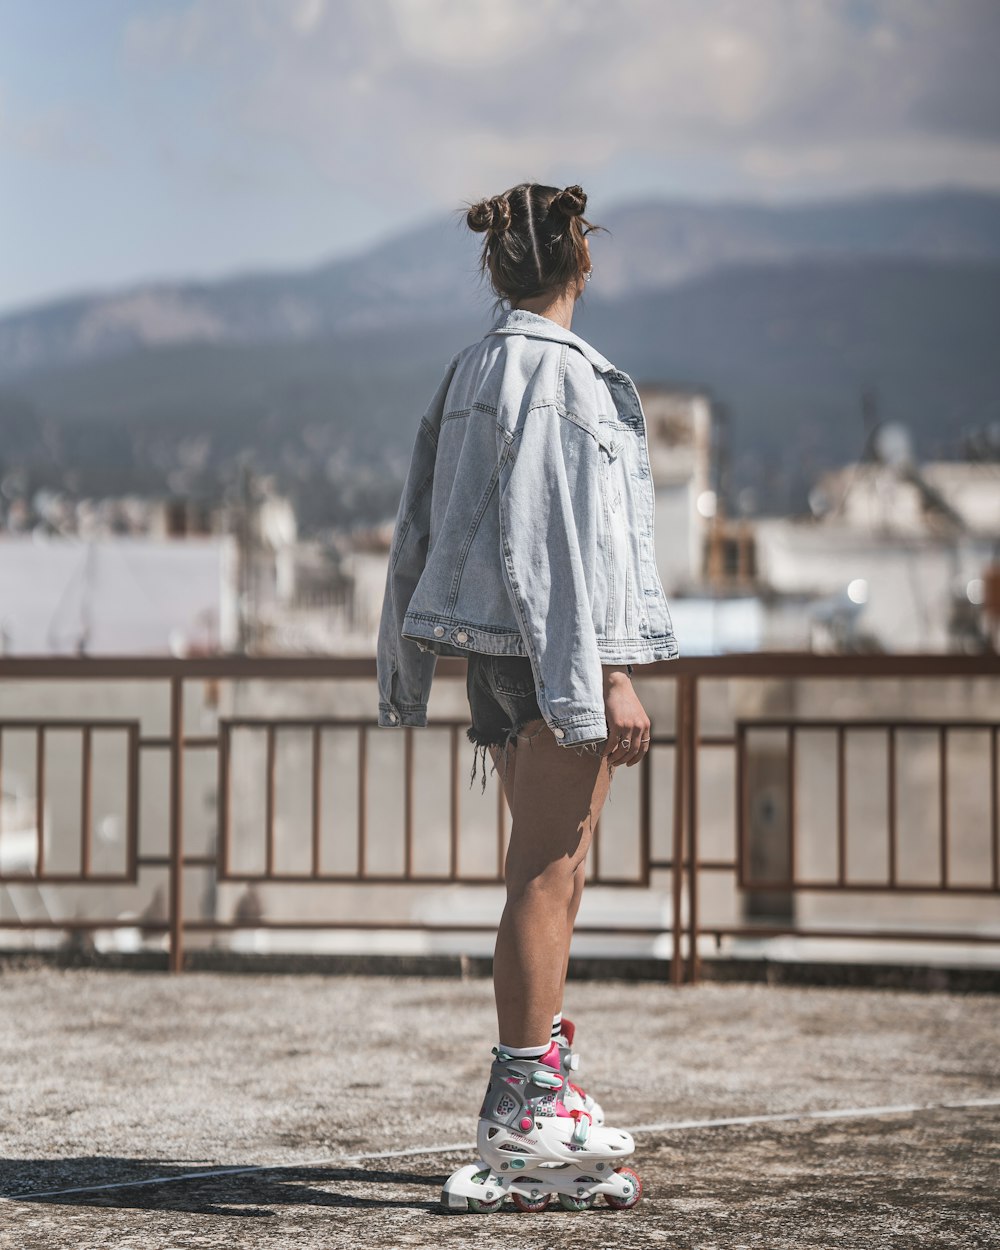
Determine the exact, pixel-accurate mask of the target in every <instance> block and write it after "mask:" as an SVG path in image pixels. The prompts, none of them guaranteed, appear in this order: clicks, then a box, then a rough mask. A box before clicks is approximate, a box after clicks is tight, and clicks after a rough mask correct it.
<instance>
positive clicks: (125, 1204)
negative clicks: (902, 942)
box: [0, 968, 1000, 1250]
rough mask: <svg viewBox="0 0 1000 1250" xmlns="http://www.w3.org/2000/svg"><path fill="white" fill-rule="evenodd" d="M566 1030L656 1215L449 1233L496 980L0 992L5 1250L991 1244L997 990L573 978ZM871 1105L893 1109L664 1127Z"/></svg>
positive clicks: (74, 981)
mask: <svg viewBox="0 0 1000 1250" xmlns="http://www.w3.org/2000/svg"><path fill="white" fill-rule="evenodd" d="M566 1010H567V1014H569V1015H572V1016H573V1018H574V1019H575V1020H576V1021H577V1026H578V1044H579V1048H580V1053H581V1057H582V1065H581V1070H580V1073H579V1077H580V1081H581V1083H582V1084H583V1085H585V1086H586V1087H588V1088H591V1089H592V1090H593V1091H594V1093H596V1094H597V1096H598V1097H599V1098H600V1100H601V1102H602V1103H603V1104H604V1107H605V1110H606V1111H607V1112H608V1113H609V1114H608V1120H609V1123H611V1124H613V1125H617V1126H619V1127H624V1128H630V1129H631V1128H639V1129H640V1131H638V1132H637V1133H636V1146H637V1148H636V1154H635V1157H634V1159H633V1160H632V1162H633V1163H634V1164H635V1166H636V1169H637V1170H638V1171H639V1172H640V1173H641V1174H642V1177H643V1181H644V1185H645V1197H644V1199H643V1201H642V1202H641V1203H640V1204H639V1206H638V1207H636V1208H635V1209H634V1210H633V1211H630V1212H620V1213H619V1212H612V1211H610V1210H609V1209H607V1208H605V1207H602V1206H598V1207H595V1208H594V1210H593V1211H590V1212H585V1213H582V1214H578V1215H573V1214H569V1213H566V1212H563V1211H562V1210H561V1209H555V1210H551V1211H548V1212H545V1213H544V1214H541V1215H527V1214H521V1213H519V1212H516V1211H513V1210H510V1211H508V1210H506V1209H505V1210H504V1211H503V1212H501V1213H499V1214H497V1215H492V1216H485V1215H484V1216H472V1215H466V1216H453V1215H447V1214H444V1213H442V1212H441V1211H440V1208H439V1206H438V1196H439V1191H440V1186H441V1184H442V1182H443V1181H444V1179H445V1177H446V1176H447V1175H448V1174H449V1172H451V1171H452V1170H453V1169H454V1168H456V1167H458V1166H460V1165H461V1164H463V1163H466V1162H470V1161H471V1160H472V1158H473V1157H474V1151H473V1150H472V1149H471V1148H470V1147H469V1145H468V1143H471V1142H472V1141H473V1139H474V1136H475V1116H476V1112H477V1110H478V1107H479V1103H480V1100H481V1096H482V1092H483V1088H484V1085H485V1078H486V1073H487V1070H488V1064H489V1062H490V1059H491V1058H492V1056H491V1055H490V1053H489V1049H490V1047H491V1046H492V1045H494V1044H495V1040H496V1039H495V1017H494V1014H493V1001H492V989H491V986H490V983H489V982H488V981H486V980H482V979H471V980H467V981H461V980H454V979H445V978H442V979H430V978H428V979H416V978H402V977H400V978H390V977H322V976H311V975H310V976H281V975H273V976H265V975H232V974H215V973H188V974H185V975H184V976H181V977H168V976H165V975H162V974H156V973H150V974H139V973H131V972H128V973H126V972H107V971H94V970H83V969H70V970H59V969H54V968H37V969H17V970H10V969H8V970H5V971H0V1064H2V1072H3V1076H4V1080H3V1110H4V1115H3V1116H2V1119H0V1157H2V1162H0V1247H2V1248H3V1250H8V1248H9V1250H43V1248H44V1250H53V1248H55V1247H63V1246H65V1247H74V1250H75V1248H79V1250H89V1248H90V1247H104V1246H108V1247H111V1246H114V1247H115V1248H116V1250H147V1248H148V1250H166V1248H168V1247H171V1248H172V1247H182V1246H183V1247H206V1246H238V1247H247V1248H248V1250H257V1248H258V1247H259V1248H264V1247H278V1246H281V1247H309V1248H312V1247H316V1248H317V1250H320V1248H322V1250H337V1248H339V1247H352V1248H354V1247H404V1246H405V1247H409V1246H432V1245H433V1246H440V1247H456V1248H457V1247H472V1246H475V1247H477V1250H482V1248H483V1247H489V1246H503V1247H508V1248H509V1250H547V1248H551V1250H557V1248H558V1250H562V1248H563V1247H566V1248H569V1247H570V1246H572V1247H573V1248H574V1250H579V1248H580V1247H585V1248H588V1250H589V1248H590V1247H594V1248H595V1250H601V1248H602V1247H619V1246H621V1247H626V1246H627V1247H633V1246H667V1247H671V1248H675V1247H676V1248H678V1250H680V1248H685V1250H686V1248H688V1247H690V1248H692V1250H694V1248H698V1250H710V1248H717V1250H738V1248H739V1247H744V1246H745V1247H764V1248H766V1250H785V1248H786V1247H787V1248H788V1250H792V1248H795V1250H799V1248H801V1247H813V1246H816V1247H841V1246H843V1247H850V1248H851V1250H866V1248H867V1247H877V1248H878V1250H883V1248H884V1247H888V1246H891V1247H911V1246H912V1247H918V1246H919V1247H921V1248H922V1250H925V1248H928V1247H938V1246H941V1247H1000V1133H998V1131H997V1130H998V1125H1000V1000H998V999H997V998H994V997H992V996H987V995H965V996H962V995H949V994H913V993H906V992H898V991H893V992H883V991H875V990H848V989H812V988H791V987H767V986H761V985H717V984H706V985H700V986H696V987H687V988H685V989H683V990H680V991H672V990H670V989H668V988H666V987H664V986H662V985H636V984H628V983H624V982H605V983H599V982H580V983H571V984H570V986H569V991H568V994H567V1002H566ZM991 1100H992V1101H991ZM977 1102H978V1105H964V1106H957V1105H951V1106H948V1105H945V1104H958V1103H964V1104H976V1103H977ZM906 1107H916V1108H917V1109H916V1110H905V1109H902V1108H906ZM855 1108H858V1109H871V1108H882V1109H884V1110H882V1111H881V1112H880V1113H877V1114H865V1115H858V1116H847V1115H845V1116H835V1117H834V1116H830V1117H815V1116H813V1117H812V1118H793V1119H785V1120H756V1121H753V1122H750V1123H744V1124H730V1125H711V1124H704V1123H698V1124H694V1125H691V1126H689V1127H678V1124H680V1123H683V1122H687V1121H699V1122H701V1121H713V1120H718V1119H729V1118H734V1117H761V1116H774V1115H781V1114H787V1115H793V1114H796V1113H809V1112H815V1111H823V1110H826V1111H842V1110H850V1109H855ZM642 1126H646V1127H645V1128H643V1127H642ZM656 1126H660V1127H656ZM407 1152H411V1153H407ZM417 1152H422V1153H417ZM380 1156H381V1157H380ZM240 1168H250V1169H263V1170H251V1171H247V1172H237V1173H235V1174H229V1175H211V1173H213V1172H217V1171H219V1170H220V1169H221V1170H225V1169H240ZM191 1174H195V1175H194V1177H193V1178H191ZM178 1175H184V1176H185V1177H188V1178H189V1179H184V1180H175V1181H172V1182H169V1183H164V1182H163V1180H162V1178H164V1177H170V1176H178ZM137 1182H147V1183H145V1184H138V1183H137ZM149 1182H153V1183H149ZM100 1186H113V1188H103V1189H102V1188H99V1187H100ZM68 1189H76V1190H82V1192H76V1193H59V1192H57V1193H52V1192H51V1191H62V1190H68ZM31 1195H37V1196H34V1197H32V1196H31Z"/></svg>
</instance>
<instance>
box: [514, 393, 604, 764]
mask: <svg viewBox="0 0 1000 1250" xmlns="http://www.w3.org/2000/svg"><path fill="white" fill-rule="evenodd" d="M599 456H600V452H599V445H598V443H597V440H596V439H595V438H594V436H593V434H591V433H590V432H589V431H588V430H586V429H584V428H583V427H582V426H580V425H579V424H578V423H576V422H575V421H574V420H573V419H572V418H571V417H568V416H565V415H562V414H561V413H560V411H559V408H558V407H557V406H556V405H555V404H545V405H539V406H538V407H534V408H532V409H531V410H529V411H528V413H527V414H526V415H525V417H524V419H523V421H522V422H521V424H520V429H519V430H518V432H517V433H515V435H514V437H513V439H512V441H511V444H510V450H509V452H508V455H507V459H506V460H505V462H504V464H503V467H502V469H501V474H500V542H501V547H502V553H501V554H502V560H503V567H504V578H505V582H506V585H507V592H508V594H509V596H510V599H511V604H512V606H513V608H514V612H515V614H516V616H517V619H518V622H519V626H520V630H521V634H522V637H523V638H524V642H525V646H526V648H527V652H528V656H529V658H530V660H531V665H532V669H533V671H534V675H535V686H536V691H537V694H538V704H539V708H540V710H541V713H542V715H543V717H544V718H545V721H546V723H547V724H548V725H549V727H550V729H552V732H553V733H554V734H555V736H556V738H557V739H559V741H560V744H561V745H563V746H571V745H573V744H576V743H580V742H592V741H595V740H600V739H604V738H606V737H607V734H608V727H607V719H606V717H605V711H604V674H603V670H602V667H601V660H600V655H599V652H598V649H597V635H596V631H595V628H594V619H593V611H592V606H591V595H590V585H589V581H588V578H590V577H592V576H593V570H594V568H595V564H596V543H597V516H598V508H599V495H600V487H599V473H600V462H599Z"/></svg>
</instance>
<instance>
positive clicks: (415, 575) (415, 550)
mask: <svg viewBox="0 0 1000 1250" xmlns="http://www.w3.org/2000/svg"><path fill="white" fill-rule="evenodd" d="M461 355H462V353H461V352H458V353H456V355H454V356H453V357H452V358H451V361H450V362H449V364H448V368H447V369H446V370H445V374H444V377H443V378H442V379H441V381H440V382H439V383H438V387H437V390H436V391H435V392H434V395H433V397H432V398H431V401H430V403H429V404H428V406H427V409H426V411H425V412H424V414H423V416H422V417H421V419H420V425H419V426H418V427H417V435H416V438H415V440H414V444H413V451H412V454H411V456H410V467H409V470H408V472H407V475H406V482H405V483H404V485H403V493H402V495H401V497H400V500H399V507H398V509H397V511H396V523H395V526H394V527H393V535H392V546H391V550H390V552H389V568H388V570H387V572H386V577H385V593H384V595H383V598H382V615H381V617H380V619H379V628H378V642H377V646H376V653H375V655H376V670H377V673H378V723H379V725H380V726H381V727H383V728H386V729H392V728H395V727H398V726H400V725H418V726H424V725H426V724H427V700H428V698H429V697H430V692H431V683H432V682H433V680H434V669H435V667H436V666H437V655H436V653H435V652H433V651H430V650H424V648H422V647H421V646H420V645H419V644H418V643H416V642H414V641H413V639H412V638H404V637H403V632H402V631H403V618H404V617H405V616H406V612H407V609H408V608H409V606H410V600H411V599H412V598H413V592H414V590H415V589H416V586H417V582H418V581H419V580H420V576H421V574H422V573H423V571H424V564H425V563H426V561H427V546H428V543H429V541H430V528H431V494H432V488H433V485H434V468H435V464H436V461H437V441H438V434H439V432H440V429H441V418H442V416H443V413H444V408H445V404H446V402H447V398H448V391H449V389H450V387H451V382H452V379H453V378H454V376H455V370H456V368H457V366H458V362H459V359H460V357H461Z"/></svg>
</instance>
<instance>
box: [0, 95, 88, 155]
mask: <svg viewBox="0 0 1000 1250" xmlns="http://www.w3.org/2000/svg"><path fill="white" fill-rule="evenodd" d="M2 151H7V152H12V153H14V154H15V155H17V156H21V157H29V158H32V159H39V160H46V161H53V162H57V163H59V164H79V165H91V166H99V165H105V164H108V163H109V162H110V160H111V153H110V152H109V150H108V148H107V147H106V145H105V144H103V143H102V142H101V141H100V140H99V139H98V138H97V137H96V136H94V135H92V134H88V133H87V131H86V128H85V126H84V125H83V124H82V122H81V120H80V119H79V118H77V117H76V116H74V115H73V114H72V113H71V112H70V110H69V109H67V108H64V107H62V106H54V105H52V106H49V107H48V108H45V109H38V110H34V111H32V110H31V109H28V108H26V107H25V106H24V105H22V104H21V103H20V102H12V101H11V97H10V92H9V91H8V90H5V89H4V88H3V87H2V86H0V152H2Z"/></svg>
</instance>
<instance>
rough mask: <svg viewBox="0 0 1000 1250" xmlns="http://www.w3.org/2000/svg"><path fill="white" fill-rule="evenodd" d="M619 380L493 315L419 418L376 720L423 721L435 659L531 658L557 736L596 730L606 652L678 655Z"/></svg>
mask: <svg viewBox="0 0 1000 1250" xmlns="http://www.w3.org/2000/svg"><path fill="white" fill-rule="evenodd" d="M653 507H654V503H653V480H652V474H651V472H650V466H649V447H648V442H647V437H646V422H645V417H644V415H643V411H642V405H641V404H640V402H639V395H638V392H637V391H636V388H635V385H634V383H633V382H632V379H631V378H630V377H629V376H628V374H626V373H622V372H621V370H619V369H616V368H615V367H614V366H613V365H612V364H611V363H610V361H608V360H606V359H605V358H604V357H603V356H602V355H601V354H600V353H599V352H597V351H595V350H594V348H593V347H591V346H590V344H589V343H587V342H585V341H584V340H583V339H582V338H580V337H579V336H578V335H576V334H574V333H573V332H572V331H570V330H567V329H564V328H563V327H562V326H560V325H558V324H557V323H556V322H555V321H552V320H551V319H550V318H548V317H543V316H541V315H540V314H538V313H533V312H528V311H527V310H526V309H520V308H515V309H512V310H510V311H509V312H507V313H505V314H504V315H503V316H501V317H500V319H499V320H498V321H497V322H496V324H495V325H494V326H493V328H492V329H491V330H489V331H488V332H487V333H486V334H485V335H484V336H483V337H482V339H480V340H479V341H478V342H476V343H473V344H472V345H470V346H469V347H466V348H464V349H463V350H462V351H460V352H459V353H458V354H457V355H456V356H454V357H453V358H452V360H451V362H450V363H449V365H448V368H447V371H446V373H445V376H444V377H443V378H442V380H441V382H440V385H439V386H438V388H437V391H436V392H435V394H434V396H433V398H432V399H431V401H430V404H429V406H428V408H427V410H426V411H425V413H424V414H423V416H422V418H421V420H420V425H419V427H418V429H417V433H416V440H415V443H414V446H413V452H412V457H411V460H410V467H409V472H408V475H407V478H406V483H405V485H404V488H403V494H402V497H401V499H400V502H399V509H398V512H397V515H396V522H395V530H394V534H393V540H392V545H391V550H390V555H389V568H388V573H387V575H386V583H385V597H384V601H383V605H382V615H381V621H380V625H379V633H378V645H377V657H376V658H377V670H378V690H379V704H378V723H379V725H380V726H383V727H386V728H390V727H393V726H401V725H418V726H423V725H426V724H427V700H428V696H429V694H430V688H431V682H432V680H433V676H434V669H435V665H436V663H437V657H438V656H439V655H466V654H468V652H470V651H479V652H486V653H489V654H495V655H521V656H527V657H528V659H529V660H530V661H531V667H532V671H533V673H534V677H535V687H536V693H537V697H538V706H539V708H540V710H541V713H542V716H543V717H544V719H545V721H546V723H547V724H548V726H549V728H550V729H551V730H552V732H553V734H554V735H555V737H556V738H557V739H558V740H559V742H560V744H561V745H563V746H571V745H574V744H578V743H583V742H594V741H599V740H601V739H604V738H606V737H607V734H608V728H607V720H606V717H605V711H604V680H603V672H602V666H603V665H606V664H627V663H632V664H644V663H650V662H652V661H654V660H667V659H673V658H674V657H675V656H677V654H678V645H677V639H676V637H675V635H674V631H673V625H672V622H671V619H670V612H669V609H668V607H667V600H666V596H665V594H664V592H663V587H662V585H661V583H660V578H659V574H658V572H657V568H656V557H655V554H654V550H653Z"/></svg>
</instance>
